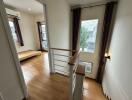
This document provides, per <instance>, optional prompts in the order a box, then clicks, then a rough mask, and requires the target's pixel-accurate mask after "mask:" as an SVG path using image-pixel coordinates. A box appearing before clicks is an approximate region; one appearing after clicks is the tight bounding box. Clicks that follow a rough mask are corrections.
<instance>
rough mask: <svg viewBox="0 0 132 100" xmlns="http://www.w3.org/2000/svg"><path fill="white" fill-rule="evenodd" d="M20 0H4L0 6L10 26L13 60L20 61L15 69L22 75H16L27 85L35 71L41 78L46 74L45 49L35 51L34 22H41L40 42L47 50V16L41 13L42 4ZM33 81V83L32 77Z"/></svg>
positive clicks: (35, 23) (46, 58)
mask: <svg viewBox="0 0 132 100" xmlns="http://www.w3.org/2000/svg"><path fill="white" fill-rule="evenodd" d="M20 1H21V0H18V1H15V2H13V1H11V0H4V4H5V5H4V7H5V9H6V14H7V17H8V22H9V26H10V33H9V34H11V36H12V38H11V37H10V38H11V39H12V40H14V44H13V45H15V47H16V48H15V49H14V51H15V53H16V54H18V58H17V57H16V59H17V60H16V63H18V62H19V61H20V65H21V67H20V66H18V67H19V68H20V70H18V72H19V71H21V70H22V72H23V75H21V76H20V78H21V77H22V80H23V77H24V80H25V83H26V85H27V88H28V87H29V85H28V84H29V83H31V81H33V80H34V79H35V77H36V75H38V76H39V75H40V76H39V77H41V78H43V77H44V76H46V75H47V77H48V75H49V74H50V67H49V52H41V51H39V48H40V47H39V36H38V35H39V34H38V27H37V22H42V24H41V30H42V33H43V36H42V37H43V43H42V44H43V48H44V49H45V50H47V51H48V48H49V46H47V45H48V40H49V39H48V35H47V33H48V32H47V26H46V22H47V20H46V17H45V14H46V13H44V12H45V8H46V6H45V5H44V4H43V3H40V2H38V1H36V0H28V1H27V0H23V1H22V2H21V3H22V4H20ZM24 4H26V6H24V7H23V5H24ZM44 18H45V19H44ZM45 42H46V43H45ZM11 46H12V45H11ZM19 54H20V55H19ZM21 57H22V59H21ZM42 73H43V74H44V75H43V74H42ZM41 75H43V76H41ZM39 77H38V79H39ZM33 84H34V85H35V84H36V83H35V81H34V82H33ZM25 91H26V90H25ZM29 94H30V93H29Z"/></svg>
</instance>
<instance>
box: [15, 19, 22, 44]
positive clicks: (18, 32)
mask: <svg viewBox="0 0 132 100" xmlns="http://www.w3.org/2000/svg"><path fill="white" fill-rule="evenodd" d="M13 21H14V26H15V29H16V34H17V38H18V42H19V44H20V46H24V42H23V38H22V34H21V30H20V26H19V22H18V19H17V18H16V17H14V18H13Z"/></svg>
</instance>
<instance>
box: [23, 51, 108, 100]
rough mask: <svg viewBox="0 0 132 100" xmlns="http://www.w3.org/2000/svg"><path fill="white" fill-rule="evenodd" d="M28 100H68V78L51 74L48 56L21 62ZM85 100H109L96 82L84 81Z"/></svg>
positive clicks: (44, 54)
mask: <svg viewBox="0 0 132 100" xmlns="http://www.w3.org/2000/svg"><path fill="white" fill-rule="evenodd" d="M21 66H22V71H23V75H24V78H25V81H26V84H27V88H28V95H29V98H28V100H68V92H69V91H68V89H69V87H68V78H67V77H64V76H61V75H58V74H52V75H51V74H50V73H49V64H48V54H47V53H43V54H42V55H41V56H37V57H33V58H31V59H28V60H26V61H23V62H21ZM83 98H84V100H107V99H106V98H105V97H104V95H103V93H102V90H101V88H100V85H99V84H97V83H96V82H95V81H94V80H91V79H85V81H84V97H83Z"/></svg>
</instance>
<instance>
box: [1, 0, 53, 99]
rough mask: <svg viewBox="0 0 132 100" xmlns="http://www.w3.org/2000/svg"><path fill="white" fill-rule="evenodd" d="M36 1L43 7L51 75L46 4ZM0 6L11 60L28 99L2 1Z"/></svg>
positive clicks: (50, 66) (39, 0) (40, 0)
mask: <svg viewBox="0 0 132 100" xmlns="http://www.w3.org/2000/svg"><path fill="white" fill-rule="evenodd" d="M37 1H38V2H40V3H41V4H42V5H43V9H44V10H43V11H44V13H45V14H46V30H47V40H48V57H49V69H50V73H53V70H52V60H51V51H50V39H49V31H48V18H47V4H46V3H45V1H43V0H37ZM0 5H1V6H0V7H1V8H0V9H1V10H2V12H1V11H0V14H1V17H2V19H1V20H2V21H3V26H4V28H5V32H6V36H7V39H8V42H9V46H10V49H11V53H12V56H13V60H14V63H15V65H16V66H15V67H16V71H17V73H18V76H19V81H20V85H21V87H22V91H23V95H24V98H27V97H28V92H27V86H26V83H25V80H24V76H23V73H22V69H21V67H20V61H19V59H18V55H17V51H16V47H15V44H14V41H13V38H12V36H11V30H10V27H9V24H8V18H7V16H6V11H5V5H4V2H3V0H0Z"/></svg>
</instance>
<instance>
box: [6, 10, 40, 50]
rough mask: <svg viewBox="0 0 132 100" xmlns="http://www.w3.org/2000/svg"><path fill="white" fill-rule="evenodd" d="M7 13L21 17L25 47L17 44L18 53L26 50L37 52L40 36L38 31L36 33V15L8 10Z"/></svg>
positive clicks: (20, 22) (20, 23)
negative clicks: (37, 38) (37, 36)
mask: <svg viewBox="0 0 132 100" xmlns="http://www.w3.org/2000/svg"><path fill="white" fill-rule="evenodd" d="M6 12H7V13H8V14H12V15H18V16H19V17H20V20H19V26H20V29H21V34H22V37H23V41H24V46H19V45H18V44H16V49H17V52H21V51H26V50H37V49H38V48H37V42H38V40H36V34H38V31H37V32H36V28H37V27H36V23H35V20H36V18H35V17H36V15H33V14H29V13H27V12H22V11H14V10H11V9H6ZM41 16H42V15H40V17H38V20H39V19H40V18H41Z"/></svg>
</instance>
